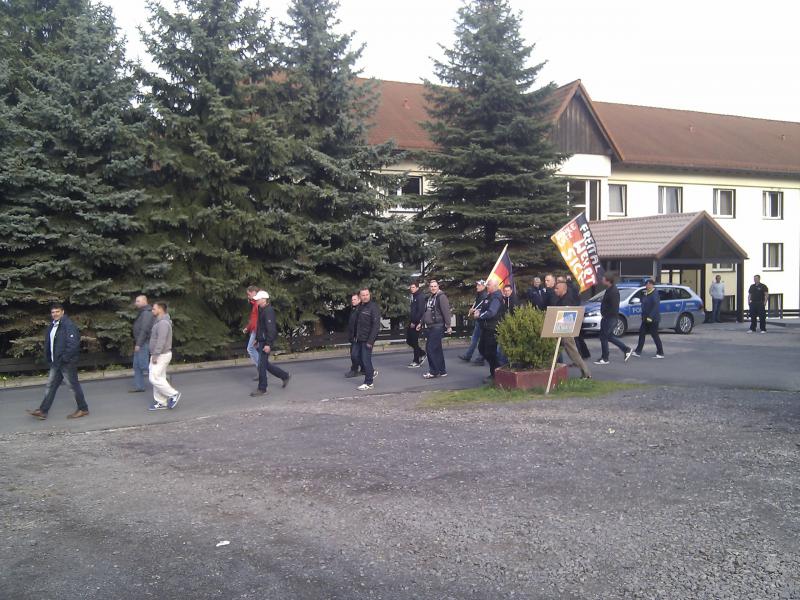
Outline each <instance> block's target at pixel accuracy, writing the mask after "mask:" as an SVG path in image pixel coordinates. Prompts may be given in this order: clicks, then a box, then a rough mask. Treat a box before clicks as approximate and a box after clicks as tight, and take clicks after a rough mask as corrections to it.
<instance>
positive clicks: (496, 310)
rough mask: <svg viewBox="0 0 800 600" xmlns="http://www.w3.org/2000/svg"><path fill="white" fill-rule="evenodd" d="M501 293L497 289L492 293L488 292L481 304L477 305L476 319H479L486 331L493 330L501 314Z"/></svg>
mask: <svg viewBox="0 0 800 600" xmlns="http://www.w3.org/2000/svg"><path fill="white" fill-rule="evenodd" d="M503 306H504V305H503V294H501V293H500V290H497V291H496V292H494V293H493V294H489V295H488V296H486V298H484V300H483V302H482V303H481V305H480V306H479V307H478V310H479V311H480V312H479V313H478V320H479V321H481V323H482V327H483V328H484V329H486V330H488V331H494V330H495V329H496V328H497V322H498V321H499V320H500V317H501V316H502V315H503Z"/></svg>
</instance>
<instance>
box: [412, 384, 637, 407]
mask: <svg viewBox="0 0 800 600" xmlns="http://www.w3.org/2000/svg"><path fill="white" fill-rule="evenodd" d="M639 387H643V386H642V385H640V384H636V383H620V382H618V381H598V380H597V379H568V380H567V381H566V382H565V383H564V384H562V385H560V386H559V387H557V388H556V389H554V390H551V391H550V394H549V395H547V396H545V394H544V389H533V390H502V389H499V388H495V387H492V386H489V385H485V386H483V387H479V388H470V389H467V390H453V391H439V392H430V393H428V394H426V395H425V397H424V398H423V400H422V402H420V404H419V406H420V407H421V408H452V407H457V406H463V405H469V404H486V403H491V404H497V403H504V402H527V401H529V400H544V399H546V398H592V397H595V396H604V395H606V394H611V393H613V392H616V391H619V390H629V389H634V388H639Z"/></svg>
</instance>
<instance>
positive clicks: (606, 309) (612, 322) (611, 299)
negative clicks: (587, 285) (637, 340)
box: [594, 273, 633, 365]
mask: <svg viewBox="0 0 800 600" xmlns="http://www.w3.org/2000/svg"><path fill="white" fill-rule="evenodd" d="M603 285H605V286H606V293H605V294H603V300H602V301H601V302H600V316H601V319H600V350H601V352H602V356H601V357H600V360H596V361H594V364H596V365H607V364H608V344H609V342H610V343H612V344H614V345H615V346H616V347H617V348H619V349H620V350H622V353H623V354H624V355H625V362H628V359H629V358H630V357H631V354H633V350H631V349H630V348H629V347H628V346H626V345H625V342H623V341H622V340H621V339H619V338H618V337H617V336H615V335H614V328H615V327H616V326H617V319H618V318H619V316H618V315H619V290H618V289H617V286H616V276H615V275H614V274H613V273H606V274H605V275H603Z"/></svg>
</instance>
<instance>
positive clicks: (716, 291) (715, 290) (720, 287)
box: [708, 275, 725, 323]
mask: <svg viewBox="0 0 800 600" xmlns="http://www.w3.org/2000/svg"><path fill="white" fill-rule="evenodd" d="M708 294H709V295H710V296H711V322H712V323H722V321H721V320H720V318H719V311H720V308H721V307H722V302H723V300H725V284H724V283H723V282H722V277H720V276H719V275H717V276H716V277H715V278H714V283H712V284H711V287H709V288H708Z"/></svg>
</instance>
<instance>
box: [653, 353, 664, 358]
mask: <svg viewBox="0 0 800 600" xmlns="http://www.w3.org/2000/svg"><path fill="white" fill-rule="evenodd" d="M653 358H664V355H663V354H656V355H655V356H654V357H653Z"/></svg>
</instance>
